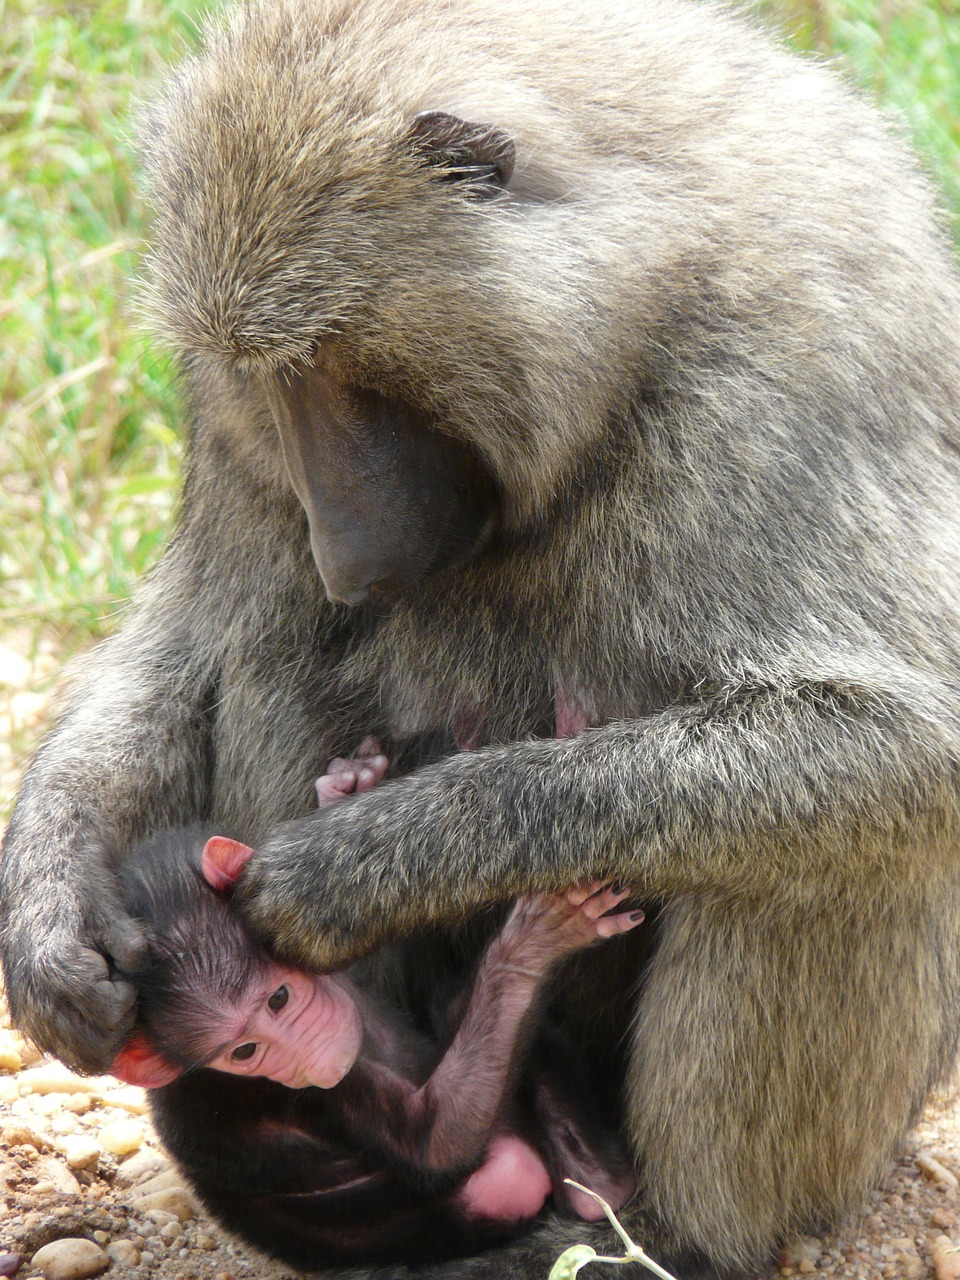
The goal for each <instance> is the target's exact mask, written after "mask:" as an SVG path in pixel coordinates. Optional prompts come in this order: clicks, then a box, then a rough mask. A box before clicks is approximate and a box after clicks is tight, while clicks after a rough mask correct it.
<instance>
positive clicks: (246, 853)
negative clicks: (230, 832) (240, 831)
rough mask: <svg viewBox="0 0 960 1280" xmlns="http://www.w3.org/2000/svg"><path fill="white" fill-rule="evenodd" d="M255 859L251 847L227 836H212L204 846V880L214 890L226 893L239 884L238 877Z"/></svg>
mask: <svg viewBox="0 0 960 1280" xmlns="http://www.w3.org/2000/svg"><path fill="white" fill-rule="evenodd" d="M252 857H253V850H252V849H251V848H250V846H249V845H245V844H241V843H240V841H239V840H228V839H227V837H226V836H211V837H210V839H209V840H208V841H207V843H206V844H205V845H204V846H203V878H204V880H206V882H207V884H208V885H210V887H211V888H212V889H216V890H217V892H218V893H225V892H226V890H227V889H232V888H233V886H234V885H235V884H236V883H237V877H238V876H239V875H240V872H241V871H242V870H243V868H244V867H245V866H246V865H247V863H248V862H249V861H250V859H251V858H252Z"/></svg>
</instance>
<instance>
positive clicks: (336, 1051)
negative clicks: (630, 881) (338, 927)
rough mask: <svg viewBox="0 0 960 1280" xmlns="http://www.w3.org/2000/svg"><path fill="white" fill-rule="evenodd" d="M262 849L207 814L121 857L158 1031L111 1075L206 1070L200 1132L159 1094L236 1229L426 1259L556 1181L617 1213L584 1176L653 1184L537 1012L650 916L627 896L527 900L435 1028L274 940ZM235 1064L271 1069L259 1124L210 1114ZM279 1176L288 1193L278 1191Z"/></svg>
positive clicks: (459, 1246) (256, 1090)
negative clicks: (264, 926) (247, 872)
mask: <svg viewBox="0 0 960 1280" xmlns="http://www.w3.org/2000/svg"><path fill="white" fill-rule="evenodd" d="M338 776H339V775H338ZM326 780H327V779H321V781H326ZM251 856H254V855H253V850H252V849H250V848H249V847H248V846H246V845H243V844H240V843H239V842H237V841H234V840H227V839H224V838H223V837H222V836H218V835H216V834H213V835H211V833H210V829H209V828H204V827H189V828H182V829H174V830H172V831H166V832H163V833H162V834H161V835H159V836H155V837H153V838H152V839H148V840H146V841H144V842H143V843H141V844H139V845H137V847H136V848H135V849H134V850H133V852H132V853H131V854H130V856H129V857H128V858H127V860H126V861H125V863H124V865H123V867H122V869H121V883H122V884H123V888H124V900H125V902H126V905H127V907H128V908H129V909H130V910H131V911H132V912H133V914H134V916H135V918H136V919H138V920H142V921H143V922H144V923H145V924H146V926H147V928H148V931H149V934H150V950H149V955H148V957H147V959H146V962H145V964H144V965H143V966H142V967H141V968H140V970H139V971H138V972H137V973H136V974H135V975H132V976H133V977H134V979H135V981H136V984H137V987H138V990H139V992H140V1005H139V1019H138V1022H139V1031H138V1032H137V1033H136V1034H135V1036H134V1038H133V1039H132V1040H131V1041H130V1043H129V1044H128V1045H126V1046H125V1047H124V1049H123V1050H122V1051H121V1054H120V1057H119V1059H118V1060H117V1061H115V1062H114V1063H113V1065H112V1068H111V1069H112V1070H113V1071H114V1072H115V1073H116V1074H118V1075H120V1076H121V1077H122V1078H123V1079H126V1080H129V1081H131V1083H134V1084H142V1085H145V1086H146V1087H147V1088H151V1089H156V1088H158V1087H163V1086H165V1085H167V1084H169V1083H171V1081H173V1080H174V1079H176V1078H177V1077H178V1076H180V1075H181V1074H182V1073H183V1072H184V1071H187V1070H190V1071H192V1072H194V1074H193V1076H192V1078H190V1079H189V1081H188V1084H187V1088H188V1091H189V1096H190V1098H191V1113H192V1110H194V1109H195V1110H198V1111H199V1112H200V1114H201V1115H202V1116H203V1117H204V1119H203V1122H202V1123H201V1126H200V1133H201V1135H202V1138H201V1146H200V1147H197V1144H196V1143H195V1142H194V1139H193V1135H192V1133H191V1132H190V1130H191V1129H192V1127H193V1126H192V1123H191V1121H190V1119H189V1118H188V1119H187V1120H186V1123H185V1124H184V1119H183V1114H184V1110H185V1109H184V1108H182V1107H181V1105H180V1101H181V1098H182V1090H181V1091H176V1093H175V1096H174V1099H173V1102H172V1105H168V1103H167V1102H166V1099H165V1097H164V1096H160V1097H156V1098H155V1100H154V1101H155V1104H156V1105H157V1107H158V1109H159V1114H160V1115H162V1116H163V1117H164V1120H163V1123H164V1126H165V1128H166V1130H167V1133H168V1136H169V1133H170V1131H171V1128H173V1129H174V1131H175V1133H176V1137H177V1139H178V1140H177V1141H176V1146H177V1148H178V1150H179V1151H180V1152H181V1154H183V1152H184V1151H185V1149H186V1150H191V1149H192V1150H196V1151H197V1152H198V1158H197V1159H196V1162H194V1161H193V1160H190V1162H189V1164H188V1168H189V1171H190V1173H191V1175H192V1179H193V1182H194V1185H195V1187H196V1189H197V1190H198V1191H199V1192H200V1194H201V1196H202V1197H204V1199H205V1200H206V1201H207V1203H208V1205H209V1207H210V1208H211V1209H212V1210H213V1211H214V1212H215V1213H217V1214H218V1216H220V1217H222V1218H223V1221H224V1223H225V1225H226V1226H228V1227H233V1228H235V1229H236V1230H238V1231H240V1232H241V1233H242V1234H245V1235H247V1236H248V1237H250V1238H252V1239H253V1240H254V1241H255V1242H256V1243H257V1244H259V1245H260V1246H261V1247H263V1248H265V1249H267V1250H269V1251H271V1252H274V1253H277V1254H279V1255H280V1256H281V1257H283V1258H284V1259H286V1260H287V1261H288V1262H292V1263H294V1264H296V1263H297V1262H304V1263H305V1264H306V1265H310V1264H311V1263H313V1262H315V1261H316V1259H317V1258H323V1260H324V1262H325V1264H326V1265H332V1264H333V1263H339V1264H352V1265H358V1264H362V1263H367V1264H372V1263H376V1262H383V1261H397V1260H400V1261H402V1262H405V1263H408V1264H414V1263H419V1264H421V1265H422V1264H423V1263H424V1262H427V1261H437V1260H438V1259H442V1258H448V1257H457V1256H462V1255H464V1254H465V1253H476V1252H479V1251H480V1250H481V1249H483V1248H489V1247H490V1246H491V1245H492V1244H494V1243H498V1244H502V1243H503V1242H504V1241H505V1240H509V1239H510V1238H511V1237H512V1236H515V1235H516V1234H517V1233H518V1231H521V1230H523V1229H524V1228H525V1227H526V1226H528V1225H529V1222H530V1220H531V1219H533V1218H534V1217H535V1216H536V1215H537V1214H538V1213H539V1212H540V1211H541V1210H542V1209H543V1207H544V1203H545V1202H546V1200H547V1198H548V1196H552V1197H553V1204H554V1206H556V1207H560V1208H562V1209H563V1210H564V1211H565V1212H566V1213H567V1214H568V1215H569V1216H578V1215H579V1216H580V1217H582V1218H588V1219H591V1220H595V1219H596V1218H598V1217H599V1216H600V1209H599V1206H598V1205H597V1203H596V1201H594V1200H592V1199H591V1198H590V1197H588V1196H586V1195H584V1193H583V1192H582V1191H578V1190H576V1189H575V1188H573V1187H570V1186H568V1185H566V1181H565V1180H566V1179H568V1178H570V1179H573V1180H574V1181H576V1182H578V1183H581V1184H583V1183H586V1184H587V1185H589V1186H590V1187H591V1188H592V1189H594V1190H595V1191H599V1192H601V1193H602V1194H603V1196H604V1197H605V1198H606V1199H607V1200H608V1201H611V1202H612V1203H613V1204H614V1205H615V1206H617V1207H619V1206H620V1205H621V1204H622V1203H623V1202H624V1201H625V1200H626V1199H627V1198H628V1197H629V1195H630V1194H632V1191H633V1189H634V1184H633V1179H632V1177H631V1175H630V1172H629V1164H630V1162H629V1157H628V1155H627V1152H626V1149H625V1147H624V1145H623V1144H622V1142H621V1141H619V1140H618V1137H617V1135H616V1133H615V1132H614V1131H612V1130H608V1129H607V1128H606V1127H605V1126H604V1125H603V1124H602V1123H601V1121H600V1118H599V1117H598V1116H597V1115H596V1114H595V1113H594V1110H593V1108H592V1105H591V1099H590V1096H589V1091H588V1089H587V1088H586V1087H585V1085H584V1082H583V1073H582V1072H581V1071H580V1069H579V1061H578V1055H577V1054H576V1053H574V1052H573V1051H572V1048H571V1046H570V1045H569V1044H568V1043H567V1042H566V1041H565V1038H564V1037H563V1036H562V1035H560V1034H559V1033H558V1032H557V1031H556V1029H555V1028H552V1027H549V1026H545V1025H543V1020H542V1018H541V1017H540V1016H539V1009H538V1005H539V1004H540V995H541V992H542V989H543V986H544V983H545V980H546V978H547V976H548V974H549V973H550V971H551V970H552V969H553V968H555V966H556V964H557V963H558V961H560V960H561V959H562V958H563V957H564V956H567V955H572V954H574V953H575V952H577V951H581V950H583V949H584V948H585V947H589V946H592V945H594V944H595V943H597V942H600V941H602V940H604V939H610V938H615V937H618V936H619V935H621V934H624V933H627V932H629V931H630V930H631V929H634V928H636V926H637V925H638V924H639V923H640V922H641V920H642V918H643V913H642V912H640V911H631V910H626V911H616V910H615V908H616V907H617V905H618V904H619V903H621V902H622V901H623V899H624V898H625V897H626V896H627V894H628V890H626V889H619V888H618V889H617V890H616V891H615V890H613V888H612V887H611V886H609V885H608V886H601V885H599V884H593V885H585V886H578V887H577V888H576V889H570V890H568V891H567V892H566V893H564V894H531V895H529V896H528V897H526V898H521V899H518V900H517V902H516V903H514V904H513V907H512V909H511V911H510V913H509V915H508V916H507V918H506V920H505V921H504V923H503V925H502V927H501V928H500V929H499V930H498V931H497V932H496V933H495V935H494V936H493V938H491V940H490V943H489V944H488V946H487V948H486V950H485V951H484V953H483V956H482V958H481V960H480V962H479V964H478V965H477V968H476V970H475V972H474V973H473V974H472V975H471V978H470V981H469V983H468V985H467V986H466V987H465V988H464V990H463V991H461V992H458V993H457V996H456V998H455V999H454V1000H453V1001H452V1003H451V1005H450V1006H448V1008H447V1009H446V1010H445V1011H444V1016H443V1019H442V1024H443V1025H442V1029H441V1030H442V1035H441V1038H440V1039H436V1038H432V1039H431V1038H427V1037H425V1036H423V1035H421V1034H419V1033H418V1031H417V1029H416V1028H414V1027H413V1026H411V1025H410V1023H409V1020H408V1019H407V1018H406V1017H405V1016H404V1015H403V1013H402V1012H401V1011H400V1010H398V1009H396V1008H395V1007H392V1006H391V1005H390V1004H389V1003H386V1002H384V1001H383V1000H382V999H379V998H377V997H375V996H371V993H370V991H369V990H368V989H367V982H366V977H365V971H364V968H363V964H362V962H359V963H358V964H356V965H353V966H351V967H350V968H349V969H348V970H347V971H346V972H345V973H343V974H337V975H326V974H310V973H306V972H304V971H303V970H300V969H292V968H290V967H289V966H283V965H278V964H277V963H276V962H275V961H272V960H271V959H270V958H269V956H267V955H266V953H265V952H263V951H262V950H261V949H260V948H257V947H256V946H254V944H253V941H252V939H251V938H250V936H249V934H248V933H247V932H246V930H245V929H244V928H243V926H242V924H241V922H240V918H239V916H238V915H237V913H236V912H235V911H234V910H233V909H232V908H231V906H230V904H229V902H228V896H229V894H230V892H231V891H232V889H233V887H234V885H235V884H236V879H237V876H238V875H239V874H240V873H241V871H242V869H243V867H244V866H245V864H246V862H247V861H248V859H249V858H250V857H251ZM607 912H612V914H605V913H607ZM199 1066H209V1067H212V1068H213V1070H210V1071H201V1072H199V1073H196V1071H195V1069H196V1068H197V1067H199ZM223 1073H227V1074H229V1075H233V1076H238V1075H239V1076H243V1077H245V1078H246V1084H247V1085H248V1086H249V1085H250V1084H251V1078H252V1077H255V1078H256V1083H255V1085H254V1086H253V1087H250V1088H248V1089H247V1090H246V1098H247V1102H246V1104H245V1106H244V1108H243V1110H242V1116H243V1118H244V1121H245V1122H244V1123H242V1124H239V1125H238V1124H235V1125H233V1126H228V1127H227V1128H226V1130H224V1128H223V1127H222V1126H220V1125H211V1124H210V1123H209V1117H210V1116H211V1115H216V1114H217V1112H218V1111H219V1109H220V1107H221V1105H222V1098H223V1088H224V1079H223ZM274 1082H277V1083H279V1084H281V1085H285V1086H287V1087H286V1088H283V1089H277V1088H276V1087H275V1083H274ZM311 1086H312V1087H311ZM189 1114H190V1113H188V1115H189ZM254 1151H255V1152H256V1158H255V1159H253V1158H252V1153H253V1152H254ZM265 1169H269V1170H270V1171H271V1178H272V1180H273V1185H272V1190H271V1191H270V1192H269V1193H268V1194H266V1195H264V1194H263V1190H262V1188H263V1186H264V1182H265V1178H264V1170H265ZM280 1179H282V1184H281V1185H282V1186H283V1188H284V1190H285V1191H287V1192H288V1193H289V1194H287V1195H280V1196H278V1195H277V1194H276V1189H277V1185H278V1180H280ZM267 1181H268V1185H270V1182H269V1180H267ZM301 1206H302V1208H301ZM295 1209H300V1210H301V1211H300V1212H295V1211H292V1210H295Z"/></svg>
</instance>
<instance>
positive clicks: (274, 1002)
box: [267, 987, 290, 1013]
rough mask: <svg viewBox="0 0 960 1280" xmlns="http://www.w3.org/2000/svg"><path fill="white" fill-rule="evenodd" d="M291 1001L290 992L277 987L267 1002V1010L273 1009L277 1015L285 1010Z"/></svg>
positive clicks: (284, 988)
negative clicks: (285, 1006)
mask: <svg viewBox="0 0 960 1280" xmlns="http://www.w3.org/2000/svg"><path fill="white" fill-rule="evenodd" d="M289 999H290V992H289V991H288V990H287V988H286V987H277V989H276V991H275V992H274V993H273V995H272V996H271V997H270V999H269V1000H268V1001H267V1008H268V1009H271V1010H272V1011H273V1012H274V1013H276V1012H277V1011H278V1010H279V1009H282V1008H283V1006H284V1005H285V1004H286V1003H287V1001H288V1000H289Z"/></svg>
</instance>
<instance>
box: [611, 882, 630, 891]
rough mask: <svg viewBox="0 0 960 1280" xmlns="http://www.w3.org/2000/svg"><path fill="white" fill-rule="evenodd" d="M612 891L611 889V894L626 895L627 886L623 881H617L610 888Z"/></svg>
mask: <svg viewBox="0 0 960 1280" xmlns="http://www.w3.org/2000/svg"><path fill="white" fill-rule="evenodd" d="M610 889H611V892H613V893H626V890H627V886H626V885H625V884H624V883H623V881H622V880H615V881H614V882H613V884H612V885H611V886H610Z"/></svg>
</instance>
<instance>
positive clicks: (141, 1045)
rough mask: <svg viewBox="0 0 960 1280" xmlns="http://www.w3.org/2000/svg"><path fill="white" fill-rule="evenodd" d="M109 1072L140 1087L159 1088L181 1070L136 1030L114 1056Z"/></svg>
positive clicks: (127, 1082)
mask: <svg viewBox="0 0 960 1280" xmlns="http://www.w3.org/2000/svg"><path fill="white" fill-rule="evenodd" d="M110 1074H111V1075H112V1076H116V1077H117V1079H118V1080H123V1081H124V1083H125V1084H135V1085H139V1087H140V1088H141V1089H160V1088H162V1087H163V1085H165V1084H170V1083H171V1081H173V1080H176V1079H177V1077H178V1076H179V1075H181V1070H180V1068H179V1067H178V1066H175V1065H174V1064H173V1063H172V1062H167V1060H166V1059H165V1058H164V1057H163V1056H162V1055H161V1054H159V1053H157V1051H156V1050H155V1049H153V1048H151V1047H150V1045H149V1044H147V1042H146V1040H145V1039H144V1037H143V1036H142V1035H140V1034H139V1032H138V1033H137V1034H136V1035H134V1036H131V1038H130V1039H129V1040H128V1041H127V1043H126V1044H125V1045H124V1047H123V1048H122V1049H121V1050H120V1052H119V1053H118V1054H117V1056H116V1057H115V1058H114V1060H113V1063H112V1065H111V1067H110Z"/></svg>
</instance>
